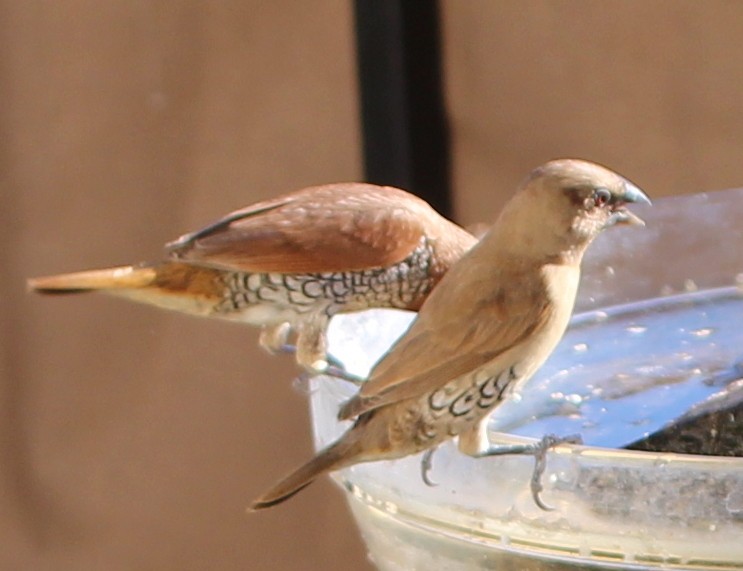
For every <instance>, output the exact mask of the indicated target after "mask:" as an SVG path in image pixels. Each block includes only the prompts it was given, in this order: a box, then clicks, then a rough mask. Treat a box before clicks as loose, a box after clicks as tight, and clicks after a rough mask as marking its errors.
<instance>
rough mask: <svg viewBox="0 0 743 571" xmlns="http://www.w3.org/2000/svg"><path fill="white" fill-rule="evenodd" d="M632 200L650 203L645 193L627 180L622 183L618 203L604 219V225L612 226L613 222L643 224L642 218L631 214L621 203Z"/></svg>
mask: <svg viewBox="0 0 743 571" xmlns="http://www.w3.org/2000/svg"><path fill="white" fill-rule="evenodd" d="M628 202H632V203H635V204H652V202H650V199H649V198H648V196H647V194H645V193H644V192H643V191H641V190H640V189H639V188H637V187H636V186H635V185H634V184H632V183H631V182H629V181H626V182H625V183H624V192H623V193H622V198H621V200H620V203H619V204H618V205H617V207H616V208H615V210H614V212H613V213H612V214H611V216H609V219H608V220H607V221H606V226H614V225H615V224H631V225H634V226H645V222H644V221H643V219H642V218H640V217H639V216H637V214H633V213H632V212H630V211H629V210H627V209H626V208H624V206H623V204H626V203H628Z"/></svg>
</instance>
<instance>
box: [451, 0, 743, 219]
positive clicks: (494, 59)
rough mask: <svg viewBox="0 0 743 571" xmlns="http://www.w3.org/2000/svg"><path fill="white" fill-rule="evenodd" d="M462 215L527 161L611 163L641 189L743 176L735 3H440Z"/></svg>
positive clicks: (514, 179)
mask: <svg viewBox="0 0 743 571" xmlns="http://www.w3.org/2000/svg"><path fill="white" fill-rule="evenodd" d="M443 8H444V9H443V14H444V20H443V21H444V28H445V32H444V36H445V44H444V45H445V56H446V70H445V71H446V75H447V78H448V80H447V95H448V103H449V111H450V114H451V119H452V130H453V138H454V140H453V145H454V148H455V153H454V182H455V188H456V190H457V207H458V214H459V218H460V219H461V220H463V221H465V222H466V223H469V222H472V221H477V220H480V219H482V217H483V214H482V213H483V212H491V211H496V210H497V208H498V207H499V206H500V204H502V202H503V200H505V198H506V197H507V196H508V193H510V192H511V189H512V188H513V187H514V185H515V184H517V183H518V181H520V180H521V179H522V178H523V177H524V175H525V174H526V173H527V172H528V171H529V170H530V169H531V168H533V167H534V166H535V165H537V164H540V163H541V162H544V161H545V160H549V159H551V158H555V157H565V156H577V157H584V158H590V159H593V160H595V161H598V162H600V163H604V164H608V165H610V166H612V167H614V168H616V169H617V170H619V171H620V172H621V173H623V174H625V175H626V176H627V177H629V178H630V179H632V180H633V181H634V182H636V183H637V184H638V185H640V186H641V187H642V188H643V189H645V190H647V192H648V193H649V194H650V196H654V197H658V196H665V195H669V194H680V193H688V192H699V191H701V190H714V189H721V188H729V187H733V186H740V185H741V184H742V183H743V99H742V98H741V94H742V93H743V50H741V49H740V48H741V44H740V41H739V38H741V37H743V3H741V2H735V1H726V0H713V1H711V2H698V1H696V0H650V1H646V0H624V1H621V2H619V1H614V2H602V1H600V0H495V1H494V0H466V1H460V0H443Z"/></svg>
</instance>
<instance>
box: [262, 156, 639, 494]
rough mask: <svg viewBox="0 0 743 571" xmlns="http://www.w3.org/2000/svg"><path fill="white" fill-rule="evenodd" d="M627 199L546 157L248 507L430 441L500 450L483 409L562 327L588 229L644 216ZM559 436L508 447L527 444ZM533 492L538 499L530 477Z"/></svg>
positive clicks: (574, 165)
mask: <svg viewBox="0 0 743 571" xmlns="http://www.w3.org/2000/svg"><path fill="white" fill-rule="evenodd" d="M629 203H647V204H649V203H650V200H649V199H648V197H647V196H646V195H645V194H644V193H643V192H642V191H641V190H640V189H639V188H638V187H636V186H635V185H634V184H632V183H631V182H629V181H628V180H627V179H625V178H623V177H622V176H620V175H618V174H616V173H615V172H612V171H611V170H609V169H607V168H605V167H602V166H599V165H597V164H594V163H591V162H587V161H582V160H575V159H564V160H555V161H551V162H548V163H546V164H544V165H542V166H540V167H538V168H537V169H535V170H534V171H532V173H531V174H530V175H529V177H528V178H527V179H526V180H525V181H524V183H523V184H522V185H521V187H520V188H519V190H518V191H517V192H516V194H515V195H514V196H513V197H512V198H511V200H510V201H509V202H508V203H507V204H506V206H505V207H504V209H503V211H502V212H501V213H500V216H499V217H498V219H497V220H496V222H495V224H494V225H493V226H492V227H491V228H490V230H489V231H488V232H487V233H486V234H485V235H484V236H483V237H482V239H481V240H480V242H479V243H478V244H477V245H475V246H474V247H473V248H472V249H471V250H470V251H469V252H468V253H467V254H465V255H464V256H463V257H462V258H461V259H460V260H459V261H458V262H457V263H456V264H455V265H454V266H453V267H452V268H451V269H450V270H449V272H448V273H447V274H446V275H445V276H444V277H443V278H442V280H441V282H440V283H439V284H438V285H437V286H436V288H435V289H434V290H433V292H432V293H431V295H430V296H429V297H428V298H427V299H426V301H425V302H424V303H423V306H422V307H421V309H420V311H419V313H418V315H417V316H416V317H415V319H414V320H413V322H412V324H411V325H410V327H409V328H408V330H407V331H406V333H405V334H404V335H403V336H402V337H401V338H400V339H399V340H398V341H397V342H396V343H395V344H394V345H393V346H392V348H391V349H390V350H389V351H388V352H387V353H386V354H385V355H384V356H383V357H382V358H381V359H380V360H379V362H378V363H377V364H376V365H375V366H374V368H373V369H372V371H371V372H370V374H369V378H368V380H367V381H366V382H365V383H364V384H363V386H362V387H361V389H360V390H359V392H358V393H357V394H356V396H354V397H353V398H351V399H350V400H349V401H348V402H346V403H345V405H344V406H343V407H342V408H341V410H340V414H339V418H340V419H341V420H348V419H355V420H354V424H353V426H352V427H351V428H350V429H349V430H348V431H347V432H346V433H345V434H343V435H342V436H341V437H340V438H339V439H338V440H337V441H336V442H335V443H333V444H331V445H330V446H328V447H327V448H325V449H324V450H321V451H320V452H319V453H317V455H316V456H315V457H314V458H313V459H312V460H310V461H309V462H308V463H306V464H305V465H303V466H301V467H300V468H298V469H297V470H296V471H294V472H292V473H291V474H289V475H288V476H287V477H286V478H284V479H283V480H281V481H280V482H279V483H278V484H276V485H275V486H274V487H273V488H271V489H270V490H269V491H268V492H266V493H265V494H263V495H262V496H261V497H260V498H258V499H257V500H256V501H255V502H254V503H253V505H252V508H253V509H262V508H268V507H270V506H273V505H275V504H278V503H280V502H282V501H284V500H286V499H287V498H289V497H291V496H292V495H294V494H296V493H297V492H299V491H300V490H302V489H303V488H304V487H305V486H307V485H308V484H310V483H311V482H312V481H313V480H314V479H315V478H317V477H318V476H319V475H321V474H323V473H326V472H329V471H333V470H337V469H340V468H344V467H347V466H351V465H353V464H357V463H359V462H370V461H376V460H388V459H395V458H401V457H403V456H408V455H411V454H415V453H418V452H422V451H427V450H433V449H434V448H435V447H436V446H437V445H439V444H440V443H442V442H444V441H446V440H448V439H451V438H453V437H458V445H459V449H460V450H461V451H462V452H464V453H466V454H469V455H472V456H476V457H481V456H488V455H494V454H502V453H504V452H506V451H504V450H503V449H502V448H501V447H498V448H492V447H490V444H489V441H488V438H487V432H486V427H487V417H488V415H489V413H490V412H491V411H492V410H493V409H494V408H495V407H497V406H498V404H499V403H500V402H501V401H502V400H503V398H504V396H505V395H506V394H507V392H508V391H510V390H513V388H514V387H516V386H518V385H520V384H522V383H524V382H525V381H527V380H528V379H529V378H530V377H531V376H532V375H533V374H534V373H535V372H536V371H537V370H538V369H539V367H540V366H541V365H542V364H543V363H544V362H545V360H546V359H547V357H548V356H549V355H550V353H552V351H553V350H554V348H555V346H556V345H557V343H558V342H559V340H560V338H561V337H562V335H563V333H564V332H565V329H566V327H567V325H568V321H569V319H570V315H571V313H572V311H573V305H574V302H575V298H576V293H577V290H578V282H579V278H580V266H581V260H582V259H583V254H584V252H585V251H586V249H587V248H588V246H589V245H590V244H591V242H592V241H593V240H594V238H596V236H598V235H599V234H600V233H601V232H602V231H604V230H606V229H607V228H610V227H612V226H615V225H618V224H637V225H642V224H643V222H642V220H641V219H640V218H638V217H637V216H636V215H635V214H633V213H631V212H630V211H629V210H627V209H626V205H627V204H629ZM558 441H559V440H555V439H554V438H545V439H544V440H543V441H542V442H541V443H539V444H537V445H535V446H533V447H530V446H528V445H527V446H526V447H517V448H518V449H513V450H511V451H512V452H531V453H535V454H536V453H538V452H539V451H540V450H544V446H545V445H547V446H550V445H553V444H555V443H556V442H558ZM532 492H533V494H534V499H535V501H537V503H538V504H539V505H540V506H542V507H545V506H544V504H543V503H542V502H541V501H540V500H539V497H538V493H539V485H538V480H537V483H535V481H534V480H533V481H532Z"/></svg>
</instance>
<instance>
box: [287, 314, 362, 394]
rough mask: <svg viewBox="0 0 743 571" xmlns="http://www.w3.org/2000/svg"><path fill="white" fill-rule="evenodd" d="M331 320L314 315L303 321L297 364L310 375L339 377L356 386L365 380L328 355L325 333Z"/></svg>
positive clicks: (298, 335)
mask: <svg viewBox="0 0 743 571" xmlns="http://www.w3.org/2000/svg"><path fill="white" fill-rule="evenodd" d="M329 321H330V318H329V317H328V316H327V315H325V314H324V313H319V314H316V315H314V316H313V317H312V318H311V319H308V320H305V321H303V322H302V323H301V324H300V325H299V327H298V329H297V362H298V363H299V364H300V365H301V366H302V367H304V368H305V369H306V370H307V371H309V372H310V373H314V374H317V373H320V374H324V375H330V376H333V377H337V378H339V379H342V380H344V381H348V382H349V383H353V384H354V385H356V386H360V385H362V384H363V382H364V381H363V379H360V378H359V377H357V376H355V375H352V374H350V373H348V372H347V371H346V370H345V369H344V368H343V365H341V363H339V362H338V361H336V360H335V359H333V358H332V357H330V356H329V355H328V353H327V338H326V335H325V332H326V331H327V328H328V322H329Z"/></svg>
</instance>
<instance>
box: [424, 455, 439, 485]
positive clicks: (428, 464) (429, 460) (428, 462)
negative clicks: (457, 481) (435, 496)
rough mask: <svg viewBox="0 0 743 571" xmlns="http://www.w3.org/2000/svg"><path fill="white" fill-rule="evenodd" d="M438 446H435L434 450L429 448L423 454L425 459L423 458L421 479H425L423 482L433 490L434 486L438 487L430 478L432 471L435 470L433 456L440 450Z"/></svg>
mask: <svg viewBox="0 0 743 571" xmlns="http://www.w3.org/2000/svg"><path fill="white" fill-rule="evenodd" d="M438 449H439V447H438V446H434V447H433V448H429V449H428V450H426V451H425V452H424V453H423V457H422V458H421V478H422V479H423V482H425V484H426V486H431V487H432V488H433V487H434V486H438V484H437V483H436V482H434V481H433V480H431V479H430V478H429V477H428V474H429V473H430V472H431V469H432V468H433V455H434V453H435V452H436V450H438Z"/></svg>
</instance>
